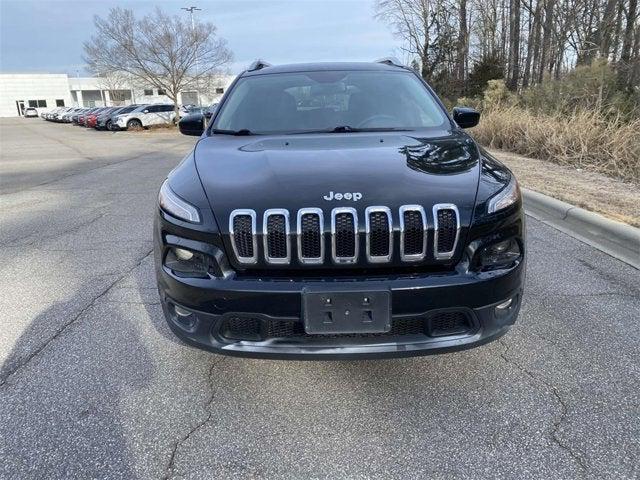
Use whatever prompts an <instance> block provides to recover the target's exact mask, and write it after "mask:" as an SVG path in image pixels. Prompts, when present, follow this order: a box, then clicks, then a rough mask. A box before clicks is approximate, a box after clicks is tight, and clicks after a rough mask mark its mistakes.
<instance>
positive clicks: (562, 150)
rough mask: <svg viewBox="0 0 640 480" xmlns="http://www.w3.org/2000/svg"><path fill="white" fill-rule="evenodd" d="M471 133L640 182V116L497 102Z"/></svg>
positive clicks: (515, 148)
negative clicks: (546, 110)
mask: <svg viewBox="0 0 640 480" xmlns="http://www.w3.org/2000/svg"><path fill="white" fill-rule="evenodd" d="M471 133H472V134H473V136H474V137H475V138H477V139H478V141H479V142H480V143H482V144H483V145H486V146H488V147H493V148H500V149H504V150H509V151H511V152H515V153H519V154H522V155H526V156H528V157H533V158H539V159H542V160H548V161H551V162H554V163H557V164H559V165H565V166H571V167H574V168H581V169H585V170H590V171H594V172H600V173H605V174H607V175H610V176H613V177H617V178H620V179H623V180H626V181H630V182H634V183H636V184H639V183H640V119H635V120H632V121H627V122H624V121H622V120H620V119H613V120H611V119H606V118H605V117H603V116H602V115H600V114H598V113H597V112H590V111H580V112H575V113H574V114H572V115H564V114H555V115H541V114H534V113H532V112H530V111H528V110H525V109H523V108H520V107H517V106H514V107H493V108H491V109H488V110H485V111H484V112H483V113H482V118H481V121H480V124H479V125H478V126H477V127H475V128H474V129H473V130H472V131H471Z"/></svg>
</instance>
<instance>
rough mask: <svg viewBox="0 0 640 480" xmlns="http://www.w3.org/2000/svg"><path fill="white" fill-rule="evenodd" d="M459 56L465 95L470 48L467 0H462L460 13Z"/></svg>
mask: <svg viewBox="0 0 640 480" xmlns="http://www.w3.org/2000/svg"><path fill="white" fill-rule="evenodd" d="M458 29H459V31H458V49H457V50H458V58H457V59H456V61H457V72H456V76H457V80H458V82H459V89H460V94H463V95H464V88H465V87H464V85H465V77H466V75H465V73H466V68H465V66H466V64H467V49H468V44H469V42H468V40H467V38H468V32H467V0H460V12H459V15H458Z"/></svg>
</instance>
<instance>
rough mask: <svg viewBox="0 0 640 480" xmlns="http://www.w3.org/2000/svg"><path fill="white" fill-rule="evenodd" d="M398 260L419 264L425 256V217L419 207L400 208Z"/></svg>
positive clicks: (422, 209) (403, 206)
mask: <svg viewBox="0 0 640 480" xmlns="http://www.w3.org/2000/svg"><path fill="white" fill-rule="evenodd" d="M399 213H400V259H401V260H402V261H404V262H419V261H420V260H424V258H425V257H426V256H427V231H428V224H427V215H426V214H425V211H424V208H422V206H421V205H402V206H401V207H400V211H399Z"/></svg>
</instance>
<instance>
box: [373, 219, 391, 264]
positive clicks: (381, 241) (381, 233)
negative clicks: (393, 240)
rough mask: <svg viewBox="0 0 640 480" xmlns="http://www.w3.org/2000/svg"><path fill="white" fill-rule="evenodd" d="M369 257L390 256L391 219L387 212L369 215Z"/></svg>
mask: <svg viewBox="0 0 640 480" xmlns="http://www.w3.org/2000/svg"><path fill="white" fill-rule="evenodd" d="M369 226H370V227H369V228H370V233H369V255H371V256H372V257H386V256H388V255H389V217H388V216H387V214H386V213H385V212H372V213H370V214H369Z"/></svg>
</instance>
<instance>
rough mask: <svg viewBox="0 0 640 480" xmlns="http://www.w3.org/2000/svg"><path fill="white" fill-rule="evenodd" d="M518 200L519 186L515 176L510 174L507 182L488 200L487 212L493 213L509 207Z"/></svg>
mask: <svg viewBox="0 0 640 480" xmlns="http://www.w3.org/2000/svg"><path fill="white" fill-rule="evenodd" d="M518 200H520V186H519V185H518V181H517V180H516V177H514V176H513V175H511V180H510V181H509V184H508V185H507V186H506V187H504V188H503V189H502V190H501V191H500V192H498V193H497V194H496V195H495V196H494V197H493V198H491V199H490V200H489V204H488V206H487V213H495V212H499V211H500V210H503V209H505V208H507V207H510V206H511V205H513V204H514V203H516V202H517V201H518Z"/></svg>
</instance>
